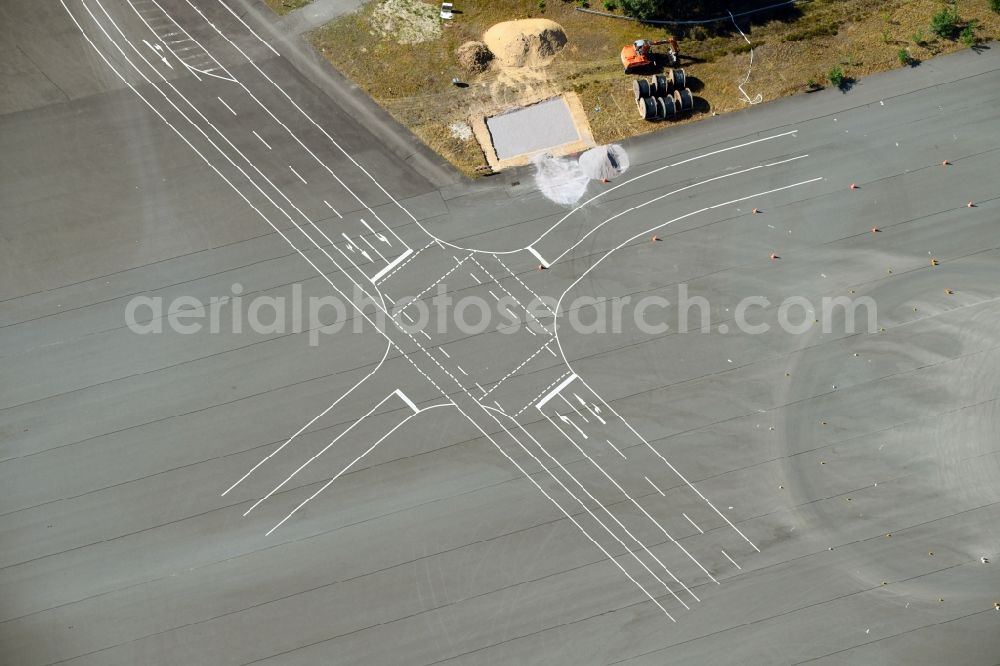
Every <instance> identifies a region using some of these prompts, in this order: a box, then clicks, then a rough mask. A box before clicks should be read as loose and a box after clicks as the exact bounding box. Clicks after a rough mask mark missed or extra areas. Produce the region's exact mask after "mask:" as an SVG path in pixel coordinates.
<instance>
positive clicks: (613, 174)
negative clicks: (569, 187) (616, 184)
mask: <svg viewBox="0 0 1000 666" xmlns="http://www.w3.org/2000/svg"><path fill="white" fill-rule="evenodd" d="M580 168H581V169H582V170H583V173H584V174H586V175H587V177H588V178H593V179H594V180H612V179H613V178H617V177H618V176H620V175H622V174H623V173H625V171H626V170H627V169H628V155H627V154H626V153H625V149H624V148H622V147H621V146H619V145H618V144H613V145H610V146H598V147H597V148H591V149H590V150H588V151H587V152H585V153H584V154H583V155H580Z"/></svg>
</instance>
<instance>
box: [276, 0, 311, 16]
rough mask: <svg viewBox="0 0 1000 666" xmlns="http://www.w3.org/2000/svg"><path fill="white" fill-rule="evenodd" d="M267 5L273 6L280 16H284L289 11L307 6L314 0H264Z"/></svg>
mask: <svg viewBox="0 0 1000 666" xmlns="http://www.w3.org/2000/svg"><path fill="white" fill-rule="evenodd" d="M264 2H266V3H267V6H268V7H270V8H271V11H273V12H274V13H275V14H277V15H278V16H284V15H285V14H287V13H288V12H291V11H294V10H296V9H299V8H301V7H305V6H306V5H308V4H309V3H310V2H312V0H264Z"/></svg>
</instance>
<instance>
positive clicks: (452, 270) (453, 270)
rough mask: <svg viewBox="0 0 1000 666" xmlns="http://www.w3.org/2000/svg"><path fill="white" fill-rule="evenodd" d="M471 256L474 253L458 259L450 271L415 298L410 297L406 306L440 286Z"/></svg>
mask: <svg viewBox="0 0 1000 666" xmlns="http://www.w3.org/2000/svg"><path fill="white" fill-rule="evenodd" d="M471 256H472V255H471V254H469V256H467V257H465V258H463V259H459V260H458V263H457V264H455V265H454V266H452V267H451V270H449V271H448V272H447V273H445V274H444V275H442V276H441V277H439V278H438V279H437V280H435V281H434V282H433V283H432V284H431V286H429V287H427V288H426V289H424V290H423V291H422V292H420V293H419V294H417V295H416V296H414V297H413V298H411V299H410V301H409V302H408V303H407V304H406V307H410V306H411V305H413V304H414V303H416V302H417V301H418V300H420V297H421V296H423V295H424V294H426V293H427V292H428V291H430V290H431V289H433V288H434V287H436V286H438V285H439V284H440V283H441V282H442V281H444V280H445V279H447V277H448V276H449V275H451V274H452V273H454V272H455V271H456V270H457V269H458V267H459V266H461V265H462V264H463V263H465V262H466V261H467V260H468V259H469V257H471Z"/></svg>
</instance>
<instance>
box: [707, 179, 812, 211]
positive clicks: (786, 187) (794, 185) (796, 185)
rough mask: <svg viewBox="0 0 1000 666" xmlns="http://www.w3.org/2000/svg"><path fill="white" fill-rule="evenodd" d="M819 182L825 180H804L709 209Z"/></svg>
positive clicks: (711, 207) (710, 207)
mask: <svg viewBox="0 0 1000 666" xmlns="http://www.w3.org/2000/svg"><path fill="white" fill-rule="evenodd" d="M817 180H823V177H822V176H819V177H818V178H810V179H809V180H802V181H799V182H797V183H792V184H791V185H785V186H784V187H776V188H774V189H773V190H767V191H766V192H758V193H756V194H750V195H748V196H745V197H740V198H739V199H733V200H732V201H725V202H723V203H720V204H715V205H714V206H709V207H708V208H709V210H711V209H713V208H721V207H722V206H728V205H730V204H734V203H739V202H741V201H746V200H747V199H753V198H755V197H762V196H764V195H765V194H774V193H775V192H781V191H782V190H788V189H791V188H793V187H798V186H800V185H808V184H809V183H815V182H816V181H817Z"/></svg>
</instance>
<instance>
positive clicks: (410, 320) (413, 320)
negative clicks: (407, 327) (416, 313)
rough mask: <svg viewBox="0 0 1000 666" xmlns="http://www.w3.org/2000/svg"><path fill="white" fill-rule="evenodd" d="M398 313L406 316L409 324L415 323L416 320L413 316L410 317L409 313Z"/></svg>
mask: <svg viewBox="0 0 1000 666" xmlns="http://www.w3.org/2000/svg"><path fill="white" fill-rule="evenodd" d="M399 314H401V315H403V316H404V317H406V321H408V322H410V323H411V324H416V323H417V322H416V320H415V319H414V318H413V317H411V316H410V315H408V314H406V313H405V312H400V313H399Z"/></svg>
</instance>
